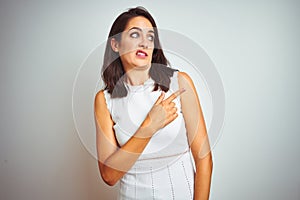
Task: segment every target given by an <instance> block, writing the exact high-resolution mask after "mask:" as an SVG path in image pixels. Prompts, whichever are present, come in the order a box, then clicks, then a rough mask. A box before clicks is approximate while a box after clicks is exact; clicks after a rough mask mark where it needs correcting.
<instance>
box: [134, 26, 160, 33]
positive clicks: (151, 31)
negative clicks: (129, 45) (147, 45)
mask: <svg viewBox="0 0 300 200" xmlns="http://www.w3.org/2000/svg"><path fill="white" fill-rule="evenodd" d="M132 29H137V30H139V31H141V32H143V31H142V29H141V28H139V27H135V26H134V27H132V28H131V29H129V30H128V31H130V30H132ZM149 32H150V33H154V30H149V31H148V33H149Z"/></svg>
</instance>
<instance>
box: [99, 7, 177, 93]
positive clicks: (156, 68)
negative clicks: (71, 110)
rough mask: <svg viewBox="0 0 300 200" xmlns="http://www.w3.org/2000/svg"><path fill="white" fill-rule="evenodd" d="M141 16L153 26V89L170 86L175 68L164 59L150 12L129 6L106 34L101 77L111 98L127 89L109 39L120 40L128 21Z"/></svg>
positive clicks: (164, 88) (119, 62)
mask: <svg viewBox="0 0 300 200" xmlns="http://www.w3.org/2000/svg"><path fill="white" fill-rule="evenodd" d="M137 16H143V17H145V18H147V19H148V20H149V21H150V23H151V24H152V26H153V28H154V36H155V37H154V50H153V55H152V61H151V68H150V70H149V75H150V77H151V78H152V79H153V80H154V81H155V85H154V89H153V91H156V90H158V89H161V90H163V91H165V92H167V91H168V90H169V87H170V82H171V80H170V77H172V76H173V73H174V71H178V70H176V69H172V68H170V67H168V66H167V65H170V63H169V61H168V60H167V59H166V57H165V55H164V53H163V50H162V48H161V45H160V42H159V37H158V31H157V26H156V23H155V21H154V19H153V17H152V16H151V15H150V13H149V12H148V11H147V10H146V9H145V8H143V7H140V6H139V7H136V8H131V9H129V10H128V11H126V12H123V13H122V14H120V15H119V16H118V17H117V19H116V20H115V21H114V23H113V25H112V27H111V30H110V32H109V35H108V40H107V43H106V49H105V53H104V60H103V66H102V79H103V81H104V83H105V89H107V90H108V92H109V93H110V94H111V97H112V98H115V97H125V96H127V89H126V87H125V85H124V82H123V81H122V80H123V79H124V75H125V71H124V68H123V65H122V62H121V59H120V56H119V53H117V52H114V51H113V50H112V47H111V45H110V44H111V39H112V38H115V39H116V40H117V41H120V40H121V33H122V32H123V31H124V29H125V27H126V25H127V23H128V21H129V20H130V19H132V18H134V17H137Z"/></svg>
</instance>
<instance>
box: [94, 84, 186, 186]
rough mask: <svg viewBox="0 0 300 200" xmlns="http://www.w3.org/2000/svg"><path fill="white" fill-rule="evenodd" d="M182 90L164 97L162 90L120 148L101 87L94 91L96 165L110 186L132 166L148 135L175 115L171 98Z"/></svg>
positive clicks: (149, 136)
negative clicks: (142, 119) (137, 126)
mask: <svg viewBox="0 0 300 200" xmlns="http://www.w3.org/2000/svg"><path fill="white" fill-rule="evenodd" d="M182 92H183V90H179V91H177V92H175V93H173V94H172V95H171V96H170V97H169V98H167V99H165V100H163V99H164V93H163V92H162V94H161V95H160V96H159V97H158V99H157V101H156V102H155V104H154V105H153V107H152V109H151V110H150V112H149V113H148V115H147V117H146V119H145V120H144V121H143V123H142V124H141V125H140V127H139V128H138V130H137V131H136V132H135V133H134V134H133V136H132V137H131V138H130V139H129V140H128V141H127V142H126V143H125V144H124V145H123V146H122V147H118V144H117V141H116V138H115V134H114V129H113V125H114V122H113V120H112V118H111V115H110V113H109V111H108V109H107V105H106V101H105V97H104V93H103V90H101V91H100V92H98V93H97V95H96V97H95V102H94V103H95V104H94V109H95V110H94V111H95V124H96V131H97V136H96V140H97V153H98V165H99V170H100V174H101V177H102V179H103V180H104V181H105V183H107V184H108V185H110V186H112V185H114V184H116V183H117V182H118V180H120V179H121V178H122V177H123V175H124V174H125V173H126V172H127V171H128V170H129V169H130V168H131V167H132V166H133V165H134V163H135V162H136V160H137V159H138V157H139V156H140V155H141V153H142V152H143V150H144V149H145V147H146V146H147V144H148V143H149V141H150V139H151V137H152V135H153V134H154V133H155V132H156V131H158V130H159V129H160V128H163V127H164V126H166V125H167V124H169V123H170V122H172V121H173V120H174V119H175V118H176V117H177V113H176V111H177V109H176V107H175V103H174V102H173V100H174V99H175V98H176V97H177V96H178V95H180V94H181V93H182Z"/></svg>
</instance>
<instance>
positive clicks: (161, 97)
mask: <svg viewBox="0 0 300 200" xmlns="http://www.w3.org/2000/svg"><path fill="white" fill-rule="evenodd" d="M164 97H165V92H161V94H160V96H159V97H158V98H157V100H156V102H155V104H154V105H158V104H160V102H162V100H163V99H164Z"/></svg>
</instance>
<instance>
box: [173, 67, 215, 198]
mask: <svg viewBox="0 0 300 200" xmlns="http://www.w3.org/2000/svg"><path fill="white" fill-rule="evenodd" d="M178 83H179V87H180V88H184V89H185V90H186V91H185V92H184V93H182V94H181V96H180V97H181V98H180V99H181V109H182V113H183V117H184V121H185V126H186V129H187V135H188V140H189V145H190V147H191V151H192V154H193V157H194V161H195V166H196V173H195V183H194V200H208V199H209V193H210V184H211V174H212V168H213V162H212V154H211V149H210V145H209V140H208V136H207V131H206V126H205V120H204V117H203V113H202V109H201V106H200V101H199V98H198V95H197V91H196V89H195V86H194V84H193V81H192V79H191V78H190V77H189V75H188V74H186V73H184V72H178Z"/></svg>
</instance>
